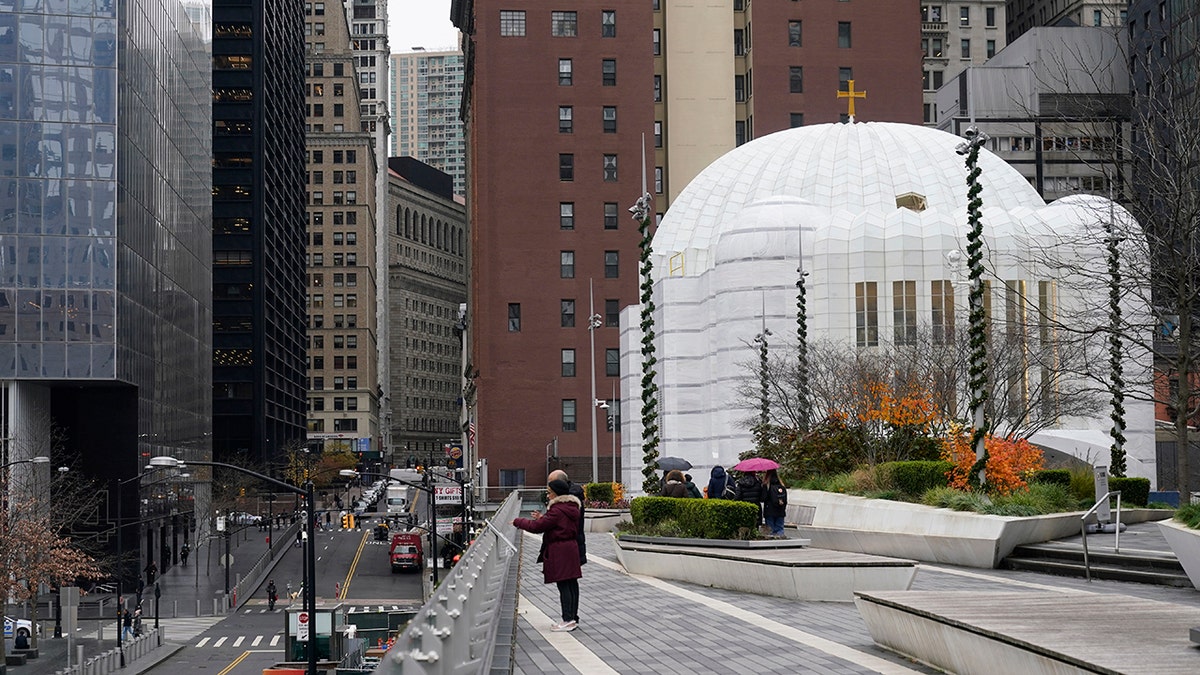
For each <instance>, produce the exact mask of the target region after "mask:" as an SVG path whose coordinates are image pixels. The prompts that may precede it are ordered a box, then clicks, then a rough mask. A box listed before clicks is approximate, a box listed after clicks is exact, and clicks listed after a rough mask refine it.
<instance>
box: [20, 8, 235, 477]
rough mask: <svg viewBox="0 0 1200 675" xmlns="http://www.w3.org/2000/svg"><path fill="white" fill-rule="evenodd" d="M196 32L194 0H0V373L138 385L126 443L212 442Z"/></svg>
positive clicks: (206, 110) (200, 55) (201, 74)
mask: <svg viewBox="0 0 1200 675" xmlns="http://www.w3.org/2000/svg"><path fill="white" fill-rule="evenodd" d="M210 32H211V27H210V11H209V9H208V4H207V1H204V2H193V1H191V0H188V1H187V2H185V3H182V4H181V3H180V2H179V1H178V0H127V1H126V2H124V3H122V5H121V12H120V13H119V14H118V11H117V5H116V3H115V2H114V0H0V380H8V381H29V380H38V381H41V384H44V385H48V386H51V388H52V389H53V387H54V386H55V381H69V382H71V383H75V384H80V383H83V384H92V385H130V386H133V387H136V405H135V406H131V407H135V408H136V412H135V413H134V414H136V423H135V424H134V425H132V426H136V433H137V436H138V445H139V449H140V450H141V452H142V453H147V452H149V453H151V454H161V453H171V454H175V455H176V456H179V457H187V456H192V457H199V456H201V454H204V453H207V448H208V447H209V443H210V435H209V434H210V429H211V413H210V411H211V403H210V398H209V392H210V389H211V384H210V383H211V374H210V367H211V357H210V354H211V341H210V335H211V333H210V329H211V328H210V327H211V322H212V300H211V278H212V275H211V269H212V263H211V261H212V253H211V248H210V247H211V217H212V216H211V190H212V179H211V171H210V169H209V167H210V158H211V154H212V153H211V150H212V140H211V132H210V128H211V127H210V124H211V103H210V101H211V65H210V61H211V46H210V44H211V43H210V40H209V33H210ZM117 92H120V95H119V96H118V94H117ZM55 405H56V406H58V405H59V404H58V403H57V402H56V403H55ZM58 413H59V411H58V410H56V413H55V414H56V415H57V414H58Z"/></svg>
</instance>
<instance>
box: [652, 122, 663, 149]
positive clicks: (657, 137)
mask: <svg viewBox="0 0 1200 675" xmlns="http://www.w3.org/2000/svg"><path fill="white" fill-rule="evenodd" d="M662 141H663V139H662V122H661V121H659V120H655V121H654V147H656V148H661V147H662Z"/></svg>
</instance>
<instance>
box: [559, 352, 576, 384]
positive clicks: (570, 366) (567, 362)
mask: <svg viewBox="0 0 1200 675" xmlns="http://www.w3.org/2000/svg"><path fill="white" fill-rule="evenodd" d="M562 376H563V377H575V350H574V349H564V350H562Z"/></svg>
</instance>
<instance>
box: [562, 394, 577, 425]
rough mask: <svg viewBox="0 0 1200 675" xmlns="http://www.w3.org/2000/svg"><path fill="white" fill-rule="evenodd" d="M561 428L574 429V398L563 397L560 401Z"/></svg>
mask: <svg viewBox="0 0 1200 675" xmlns="http://www.w3.org/2000/svg"><path fill="white" fill-rule="evenodd" d="M562 430H563V431H575V399H573V398H564V399H563V402H562Z"/></svg>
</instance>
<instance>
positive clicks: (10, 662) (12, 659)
mask: <svg viewBox="0 0 1200 675" xmlns="http://www.w3.org/2000/svg"><path fill="white" fill-rule="evenodd" d="M4 665H6V666H23V665H25V655H24V654H5V655H4Z"/></svg>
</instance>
